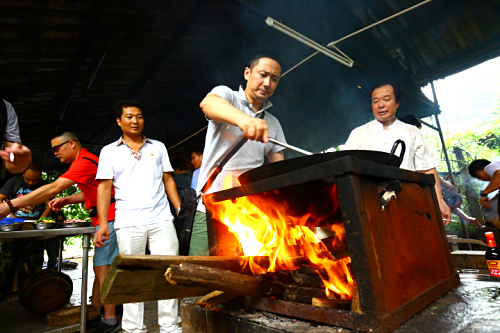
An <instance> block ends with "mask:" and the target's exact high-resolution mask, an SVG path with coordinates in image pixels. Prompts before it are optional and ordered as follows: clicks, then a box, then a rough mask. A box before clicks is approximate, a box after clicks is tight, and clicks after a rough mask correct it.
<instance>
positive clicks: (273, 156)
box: [268, 151, 285, 163]
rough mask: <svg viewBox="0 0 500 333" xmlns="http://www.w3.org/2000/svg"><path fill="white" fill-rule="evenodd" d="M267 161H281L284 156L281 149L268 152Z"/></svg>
mask: <svg viewBox="0 0 500 333" xmlns="http://www.w3.org/2000/svg"><path fill="white" fill-rule="evenodd" d="M268 158H269V163H274V162H278V161H283V160H284V159H285V157H284V156H283V151H279V152H277V153H273V154H269V156H268Z"/></svg>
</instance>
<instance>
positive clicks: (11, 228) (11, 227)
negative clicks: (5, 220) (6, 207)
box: [0, 222, 23, 231]
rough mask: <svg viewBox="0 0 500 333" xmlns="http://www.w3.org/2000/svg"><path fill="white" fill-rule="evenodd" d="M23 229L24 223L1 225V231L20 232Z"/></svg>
mask: <svg viewBox="0 0 500 333" xmlns="http://www.w3.org/2000/svg"><path fill="white" fill-rule="evenodd" d="M22 228H23V222H19V223H11V224H2V225H0V230H1V231H19V230H21V229H22Z"/></svg>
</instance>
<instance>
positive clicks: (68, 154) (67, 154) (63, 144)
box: [50, 136, 76, 163]
mask: <svg viewBox="0 0 500 333" xmlns="http://www.w3.org/2000/svg"><path fill="white" fill-rule="evenodd" d="M50 143H51V146H52V151H53V152H54V155H55V157H56V158H58V159H59V160H60V161H61V162H62V163H73V162H74V161H75V158H76V154H75V149H74V147H75V145H76V144H75V142H74V141H73V140H68V139H67V138H65V137H60V136H58V137H57V138H54V139H52V141H50Z"/></svg>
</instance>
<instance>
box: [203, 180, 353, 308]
mask: <svg viewBox="0 0 500 333" xmlns="http://www.w3.org/2000/svg"><path fill="white" fill-rule="evenodd" d="M228 178H231V177H230V176H228ZM228 178H226V180H227V179H228ZM226 180H225V184H226ZM228 185H229V184H228ZM331 186H333V189H332V191H331V194H332V195H331V196H332V200H337V199H336V194H335V193H334V192H336V189H335V185H331ZM227 187H228V188H229V187H231V186H230V185H229V186H227ZM269 193H270V194H276V193H273V192H268V194H269ZM205 200H207V198H206V199H205ZM207 201H208V202H206V204H207V207H210V210H211V212H212V220H217V221H220V222H222V223H223V224H225V225H226V226H227V227H228V229H229V231H230V232H231V233H233V234H234V235H235V236H236V237H237V239H238V241H239V243H240V246H241V250H242V251H243V253H244V255H245V256H250V257H249V258H248V259H249V265H250V268H251V270H252V272H253V274H254V275H258V274H262V273H264V272H265V271H266V270H267V271H270V272H274V271H277V270H281V269H288V270H294V269H297V268H298V267H297V264H296V263H294V262H293V260H290V259H293V258H295V257H302V256H305V257H307V258H308V260H309V261H310V262H311V264H312V265H313V266H314V267H316V268H318V273H319V275H320V276H321V278H322V279H323V282H324V283H325V287H326V294H327V295H329V294H330V293H331V292H334V293H336V294H338V295H340V297H341V298H343V299H350V298H352V284H353V279H352V276H351V273H350V270H349V264H350V262H351V259H350V257H346V258H342V259H340V260H335V258H334V257H333V256H332V254H331V253H330V251H329V250H328V248H327V245H326V244H325V243H323V242H322V241H320V240H319V239H318V237H317V236H316V234H315V233H314V232H313V231H312V230H311V228H310V227H309V226H307V225H311V220H313V221H314V223H312V224H313V225H318V224H320V223H321V217H318V216H313V213H312V212H308V213H307V214H305V215H303V216H301V217H295V216H289V215H287V214H286V213H283V212H282V211H283V210H286V207H282V206H281V207H280V205H277V204H276V202H273V201H272V200H269V197H268V196H266V195H265V194H264V195H262V194H261V195H251V196H246V197H239V198H236V199H232V200H225V201H220V202H213V201H210V200H207ZM334 206H335V205H334ZM336 206H337V207H338V204H336ZM331 228H332V231H333V232H334V234H335V237H334V238H333V240H332V243H334V244H338V243H341V242H342V241H343V239H344V238H345V230H344V227H343V224H341V223H340V224H334V225H333V226H332V227H331ZM329 239H331V238H329ZM328 245H330V244H328ZM254 256H267V257H269V267H266V268H263V267H261V266H260V265H259V262H257V261H255V260H254ZM324 272H326V276H325V274H324Z"/></svg>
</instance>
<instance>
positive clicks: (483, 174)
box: [476, 170, 491, 182]
mask: <svg viewBox="0 0 500 333" xmlns="http://www.w3.org/2000/svg"><path fill="white" fill-rule="evenodd" d="M476 176H477V178H479V179H481V180H482V181H485V182H489V181H490V180H491V177H490V176H489V175H488V174H487V173H486V172H485V171H484V170H480V171H476Z"/></svg>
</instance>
